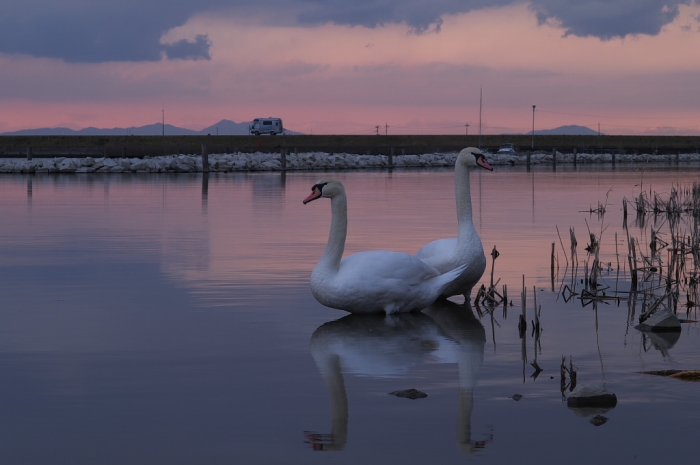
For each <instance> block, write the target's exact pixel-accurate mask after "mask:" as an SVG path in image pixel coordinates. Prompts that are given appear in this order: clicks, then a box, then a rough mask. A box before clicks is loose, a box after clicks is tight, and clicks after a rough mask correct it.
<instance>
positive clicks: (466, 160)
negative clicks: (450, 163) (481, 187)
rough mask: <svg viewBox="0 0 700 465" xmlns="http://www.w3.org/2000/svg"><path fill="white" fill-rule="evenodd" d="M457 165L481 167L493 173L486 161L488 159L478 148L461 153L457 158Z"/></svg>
mask: <svg viewBox="0 0 700 465" xmlns="http://www.w3.org/2000/svg"><path fill="white" fill-rule="evenodd" d="M457 163H458V164H462V165H464V166H468V167H470V168H471V167H474V166H480V167H482V168H484V169H486V170H489V171H493V168H492V167H491V165H489V162H488V161H486V157H485V156H484V154H483V153H482V152H481V150H479V149H477V148H476V147H467V148H466V149H463V150H462V151H461V152H459V156H458V157H457Z"/></svg>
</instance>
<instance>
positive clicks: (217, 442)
mask: <svg viewBox="0 0 700 465" xmlns="http://www.w3.org/2000/svg"><path fill="white" fill-rule="evenodd" d="M327 176H333V177H336V178H338V179H340V180H342V181H343V183H344V184H345V186H346V190H347V192H348V197H349V234H348V241H347V246H346V253H352V252H356V251H361V250H369V249H382V248H388V249H393V250H400V251H405V252H409V253H413V252H415V251H416V250H417V249H418V248H419V247H420V246H421V245H423V244H424V243H426V242H428V241H430V240H434V239H436V238H441V237H449V236H453V235H455V234H456V219H455V207H454V187H453V186H454V184H453V176H452V172H451V170H438V171H430V170H417V171H409V170H407V171H396V172H393V173H387V172H384V171H373V172H365V171H362V172H338V173H330V172H326V173H323V174H319V173H290V174H287V175H286V176H284V175H281V174H279V173H261V174H236V175H220V176H210V177H209V178H208V179H203V178H202V176H201V175H182V176H173V175H155V176H151V175H143V176H141V175H134V176H130V175H124V176H121V175H119V176H104V177H103V176H99V175H90V176H80V175H75V176H72V175H71V176H26V177H25V176H16V175H15V176H6V175H4V176H2V177H0V218H1V220H0V278H1V279H0V293H1V295H2V296H3V299H2V307H1V308H2V311H1V312H0V373H2V377H1V379H2V381H0V411H1V412H2V415H0V434H1V437H2V438H3V440H2V447H0V463H8V464H10V463H11V464H48V463H51V464H64V463H65V464H68V463H70V464H94V463H100V464H124V463H130V464H141V463H143V464H153V463H172V464H178V463H183V464H185V463H186V464H190V463H212V464H213V463H227V464H230V463H241V464H243V463H245V464H277V463H279V464H282V463H283V464H302V463H303V464H307V463H327V462H328V463H337V464H356V463H366V464H373V463H383V464H385V463H444V464H447V463H462V462H464V461H465V459H467V458H471V460H473V461H474V462H475V463H477V462H478V463H484V464H496V463H499V464H500V463H554V462H555V461H556V463H569V464H579V463H581V464H583V463H599V464H607V463H655V464H656V463H659V462H661V461H664V462H665V461H673V463H677V464H689V463H695V460H696V458H697V455H696V451H697V446H696V444H695V442H696V441H695V433H696V432H697V431H699V430H700V396H698V394H699V393H700V391H699V390H700V384H698V383H684V382H681V381H677V380H674V379H671V378H665V377H655V376H649V375H644V374H640V373H639V372H640V371H644V370H661V369H699V368H700V351H699V350H698V349H699V348H700V346H699V342H700V326H698V324H697V323H687V324H684V325H683V331H682V332H681V334H680V336H678V337H673V338H669V337H667V338H660V337H658V336H655V337H649V336H644V335H643V334H642V333H640V332H638V331H637V330H635V329H634V328H633V327H632V326H633V324H634V323H636V321H633V322H632V325H631V324H630V321H629V316H628V309H627V305H626V303H625V302H624V301H623V303H621V304H620V305H619V306H618V305H617V304H611V305H605V304H600V305H599V306H598V308H597V309H593V308H592V306H587V307H583V306H582V305H581V302H580V301H577V300H576V299H573V300H572V301H570V302H569V303H565V302H564V301H563V299H562V298H561V297H560V296H558V292H557V291H558V290H559V289H560V287H561V284H562V280H564V279H565V278H564V275H565V272H566V270H565V268H566V266H565V265H566V263H565V260H566V259H565V257H564V253H563V250H562V248H561V246H560V244H559V238H558V234H557V227H558V228H559V231H560V232H561V235H562V238H563V239H564V241H565V242H564V243H565V245H566V246H567V247H568V230H569V227H574V228H575V230H576V233H577V236H578V239H579V258H580V259H582V258H584V256H585V255H584V254H585V252H584V251H583V250H582V249H583V247H584V246H585V243H586V238H587V228H590V229H591V230H592V231H595V232H597V233H600V231H604V232H603V234H602V238H603V241H602V251H603V255H604V260H607V261H610V262H612V268H613V271H611V273H610V275H609V276H606V278H605V279H606V280H607V282H608V284H610V285H611V286H613V287H614V286H616V285H617V286H619V287H620V288H623V287H624V286H625V282H624V279H621V280H617V282H616V271H615V270H614V269H615V268H617V265H616V263H615V257H614V252H615V233H616V232H617V233H618V234H619V235H621V234H622V212H621V200H622V198H623V197H627V198H632V197H634V196H636V195H638V194H639V191H640V188H643V189H647V190H648V189H649V188H651V189H653V190H654V191H657V192H668V191H669V190H670V188H671V185H673V184H674V183H692V182H694V181H698V173H697V167H696V166H694V165H681V166H680V167H678V166H675V165H655V166H652V167H646V168H645V169H644V170H642V169H640V167H620V166H618V167H617V168H616V169H613V168H612V167H610V166H609V165H605V166H598V167H595V168H579V169H577V170H575V169H573V168H571V167H569V168H566V167H562V166H559V167H557V170H556V171H552V167H537V168H535V169H533V170H532V171H527V170H526V169H525V168H524V167H522V168H520V167H513V168H504V167H497V168H496V171H494V172H492V173H489V172H485V171H481V172H477V173H474V174H473V175H472V200H473V206H474V222H475V224H476V227H477V229H478V231H479V233H480V235H481V237H482V241H483V243H484V248H485V249H486V251H487V253H488V252H489V251H490V250H491V249H492V248H493V247H494V246H496V247H497V249H498V251H499V252H500V254H501V255H500V257H499V258H498V260H497V261H496V267H495V272H494V275H495V278H496V279H500V280H501V281H500V284H499V287H500V286H501V285H503V284H506V285H507V286H508V293H509V300H512V301H513V302H514V303H515V304H517V305H516V307H515V308H514V309H510V310H509V313H508V314H505V315H504V313H503V311H502V309H498V310H496V311H495V312H494V314H493V318H492V317H491V316H489V315H486V316H484V317H483V318H479V316H478V314H477V313H476V312H474V313H472V312H471V311H469V310H467V309H465V308H464V307H461V306H459V305H457V304H455V303H444V304H440V305H434V306H432V307H431V308H429V309H426V310H425V311H424V312H422V313H419V314H413V315H404V316H399V317H386V318H385V317H366V318H358V317H354V316H346V315H347V314H346V313H345V312H342V311H338V310H333V309H329V308H325V307H323V306H322V305H320V304H319V303H317V302H316V301H315V300H314V298H313V296H312V295H311V292H310V290H309V286H308V279H309V275H310V272H311V270H312V269H313V266H314V264H315V262H316V260H317V259H318V257H319V256H320V255H321V253H322V251H323V248H324V246H325V243H326V240H327V234H328V228H329V224H330V205H329V202H328V201H327V200H325V199H321V200H319V201H317V202H314V203H312V204H309V205H306V206H304V205H302V203H301V201H302V199H303V198H304V197H306V195H307V194H308V192H309V189H310V187H311V185H312V184H314V183H315V182H316V181H318V180H319V179H320V178H321V177H327ZM640 184H641V187H640ZM606 197H607V203H608V211H607V213H606V215H605V216H604V217H603V218H602V219H601V218H599V217H598V216H597V215H591V214H589V213H587V211H588V210H589V209H590V207H591V206H593V207H596V206H597V204H598V202H602V203H605V202H606ZM583 211H586V212H583ZM630 229H631V232H633V233H634V234H636V235H637V236H638V237H642V238H643V237H644V233H643V231H642V230H641V229H638V228H637V229H635V228H634V227H633V226H631V227H630ZM552 243H556V252H557V255H558V260H559V265H558V268H559V272H558V276H557V278H556V279H555V283H554V289H555V291H554V292H553V291H552V281H551V275H550V254H551V247H552ZM618 245H619V247H620V249H621V250H622V248H624V247H626V242H622V241H619V244H618ZM625 250H626V249H625ZM490 271H491V260H490V259H489V265H488V269H487V273H486V275H485V276H484V279H483V280H482V281H483V282H484V283H487V282H488V280H489V278H490V276H489V275H490ZM523 276H524V277H525V286H526V287H527V288H528V306H529V307H530V308H532V307H533V305H534V302H533V299H532V294H533V289H536V291H534V292H536V293H537V303H538V305H541V308H542V311H541V314H542V316H541V321H542V326H543V328H544V330H543V332H542V334H541V337H540V339H539V343H538V344H536V341H535V339H534V337H533V336H532V334H530V333H529V332H528V334H527V335H526V337H525V339H524V340H521V339H520V338H519V335H518V329H517V323H518V318H517V316H518V315H517V314H518V313H519V312H520V308H519V301H520V298H519V294H520V292H521V290H522V287H523V286H522V282H523ZM530 312H531V310H530ZM530 315H531V313H530ZM563 356H566V357H567V363H568V360H569V357H572V358H573V362H574V364H575V365H576V367H577V369H578V384H599V385H604V386H605V387H606V388H607V389H609V390H611V391H613V392H615V393H616V395H617V396H618V399H619V403H618V405H617V407H616V408H614V409H612V410H610V411H608V412H606V413H605V416H606V417H608V418H609V421H608V422H607V423H606V424H604V425H602V426H599V427H595V426H593V425H592V424H591V423H590V422H589V417H590V415H591V414H592V412H576V411H573V410H571V409H569V408H567V406H566V402H565V401H563V396H562V390H561V386H560V377H559V365H560V363H561V360H562V357H563ZM523 358H525V361H523ZM534 361H536V362H537V364H538V365H539V366H540V367H542V368H543V369H544V371H543V372H542V373H540V375H539V376H538V377H536V378H533V377H532V374H533V372H534V368H533V367H532V366H531V365H530V364H531V363H532V362H534ZM410 388H415V389H418V390H420V391H422V392H425V393H427V394H428V397H427V398H424V399H418V400H409V399H404V398H397V397H394V396H390V395H388V393H390V392H392V391H396V390H402V389H410ZM567 393H568V391H566V392H565V393H564V394H567ZM514 394H520V395H522V396H523V397H522V399H521V400H520V401H517V402H516V401H515V400H513V399H512V396H513V395H514Z"/></svg>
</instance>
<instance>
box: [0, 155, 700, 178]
mask: <svg viewBox="0 0 700 465" xmlns="http://www.w3.org/2000/svg"><path fill="white" fill-rule="evenodd" d="M486 157H487V158H488V160H489V163H491V164H492V165H516V164H517V165H523V164H526V163H528V156H527V155H524V154H517V155H503V154H490V153H487V154H486ZM456 159H457V153H456V152H453V153H429V154H423V155H394V156H393V157H391V158H390V157H388V156H386V155H357V154H349V153H325V152H312V153H299V154H287V155H286V156H285V159H284V162H285V163H284V165H285V168H284V169H287V170H323V169H332V170H342V169H363V168H387V167H389V166H392V167H394V168H403V167H441V166H447V167H449V166H454V163H455V160H456ZM208 160H209V171H210V172H231V171H280V170H282V169H283V163H282V162H283V160H282V157H281V155H280V154H275V153H261V152H257V153H234V154H210V155H209V156H208ZM698 160H700V155H698V154H694V153H691V154H678V155H632V154H615V155H613V154H588V153H579V154H576V155H574V154H570V153H569V154H565V153H559V152H556V153H548V154H545V153H533V154H531V155H530V156H529V162H530V163H531V164H552V163H610V162H613V163H615V162H617V163H649V162H672V161H698ZM390 163H391V165H390ZM202 171H204V167H203V164H202V156H201V155H166V156H159V157H146V158H126V157H124V158H92V157H85V158H67V157H57V158H37V159H33V160H25V159H20V158H5V159H0V173H194V172H202Z"/></svg>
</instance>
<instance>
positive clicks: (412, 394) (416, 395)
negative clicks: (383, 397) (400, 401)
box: [389, 389, 428, 400]
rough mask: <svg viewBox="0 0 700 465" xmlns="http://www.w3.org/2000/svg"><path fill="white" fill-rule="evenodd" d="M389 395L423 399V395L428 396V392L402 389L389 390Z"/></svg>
mask: <svg viewBox="0 0 700 465" xmlns="http://www.w3.org/2000/svg"><path fill="white" fill-rule="evenodd" d="M389 395H391V396H396V397H405V398H406V399H411V400H415V399H423V398H425V397H428V394H426V393H425V392H421V391H419V390H417V389H404V390H403V391H394V392H390V393H389Z"/></svg>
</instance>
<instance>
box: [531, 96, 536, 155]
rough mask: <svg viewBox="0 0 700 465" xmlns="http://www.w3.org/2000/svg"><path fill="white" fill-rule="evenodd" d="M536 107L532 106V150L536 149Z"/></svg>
mask: <svg viewBox="0 0 700 465" xmlns="http://www.w3.org/2000/svg"><path fill="white" fill-rule="evenodd" d="M535 106H536V105H533V106H532V148H533V149H534V148H535Z"/></svg>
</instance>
